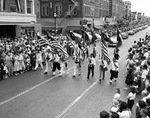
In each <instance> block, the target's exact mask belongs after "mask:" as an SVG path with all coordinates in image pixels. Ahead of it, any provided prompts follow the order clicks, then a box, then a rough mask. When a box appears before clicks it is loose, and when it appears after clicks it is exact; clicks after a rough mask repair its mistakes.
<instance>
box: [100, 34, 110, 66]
mask: <svg viewBox="0 0 150 118" xmlns="http://www.w3.org/2000/svg"><path fill="white" fill-rule="evenodd" d="M101 34H102V39H101V59H105V60H106V61H107V63H108V64H110V62H111V60H110V58H109V55H108V50H107V44H106V42H105V40H104V36H103V33H101Z"/></svg>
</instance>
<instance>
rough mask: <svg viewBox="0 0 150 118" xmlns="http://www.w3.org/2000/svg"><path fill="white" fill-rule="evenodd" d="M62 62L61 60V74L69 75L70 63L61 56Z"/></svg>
mask: <svg viewBox="0 0 150 118" xmlns="http://www.w3.org/2000/svg"><path fill="white" fill-rule="evenodd" d="M60 60H61V73H64V72H65V73H66V74H68V63H67V59H65V58H64V55H63V54H61V56H60Z"/></svg>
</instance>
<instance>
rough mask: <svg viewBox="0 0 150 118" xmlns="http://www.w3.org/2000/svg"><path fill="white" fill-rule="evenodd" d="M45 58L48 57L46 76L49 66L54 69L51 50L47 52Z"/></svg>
mask: <svg viewBox="0 0 150 118" xmlns="http://www.w3.org/2000/svg"><path fill="white" fill-rule="evenodd" d="M45 57H46V68H45V72H44V74H47V73H48V70H49V66H50V67H51V68H52V58H53V56H52V53H51V52H50V49H47V50H46V52H45Z"/></svg>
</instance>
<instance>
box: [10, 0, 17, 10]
mask: <svg viewBox="0 0 150 118" xmlns="http://www.w3.org/2000/svg"><path fill="white" fill-rule="evenodd" d="M10 12H17V4H16V0H10Z"/></svg>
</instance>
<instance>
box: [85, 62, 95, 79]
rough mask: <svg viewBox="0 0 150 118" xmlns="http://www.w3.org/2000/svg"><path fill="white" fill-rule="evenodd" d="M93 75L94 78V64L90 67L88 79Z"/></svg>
mask: <svg viewBox="0 0 150 118" xmlns="http://www.w3.org/2000/svg"><path fill="white" fill-rule="evenodd" d="M91 73H92V77H93V76H94V65H93V64H92V65H91V66H90V65H88V75H87V78H89V77H90V74H91Z"/></svg>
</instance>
